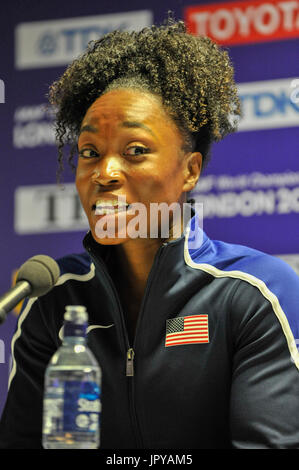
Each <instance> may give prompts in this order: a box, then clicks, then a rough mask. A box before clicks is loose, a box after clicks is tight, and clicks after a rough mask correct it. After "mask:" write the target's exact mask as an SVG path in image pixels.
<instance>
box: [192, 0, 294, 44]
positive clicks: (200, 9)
mask: <svg viewBox="0 0 299 470" xmlns="http://www.w3.org/2000/svg"><path fill="white" fill-rule="evenodd" d="M184 14H185V19H186V23H187V27H188V29H189V31H190V32H192V33H193V34H196V35H198V36H209V37H210V38H212V39H214V40H215V41H216V42H218V43H220V44H223V45H228V44H230V45H232V44H244V43H251V42H260V41H270V40H277V39H288V38H295V37H298V36H299V1H298V0H268V1H261V0H247V1H244V2H243V1H242V2H240V1H238V2H230V3H217V4H209V5H204V6H203V5H200V6H192V7H187V8H186V9H185V11H184Z"/></svg>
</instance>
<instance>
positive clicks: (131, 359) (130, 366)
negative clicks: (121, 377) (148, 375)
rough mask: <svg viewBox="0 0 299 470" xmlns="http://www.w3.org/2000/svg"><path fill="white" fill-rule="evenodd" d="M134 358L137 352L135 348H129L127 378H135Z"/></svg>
mask: <svg viewBox="0 0 299 470" xmlns="http://www.w3.org/2000/svg"><path fill="white" fill-rule="evenodd" d="M134 356H135V351H134V349H133V348H129V349H128V351H127V364H126V376H127V377H134Z"/></svg>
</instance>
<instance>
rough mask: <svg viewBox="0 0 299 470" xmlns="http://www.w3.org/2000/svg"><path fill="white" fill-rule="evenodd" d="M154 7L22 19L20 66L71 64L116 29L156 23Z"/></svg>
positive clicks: (17, 37)
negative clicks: (107, 12)
mask: <svg viewBox="0 0 299 470" xmlns="http://www.w3.org/2000/svg"><path fill="white" fill-rule="evenodd" d="M152 20H153V14H152V12H151V11H150V10H139V11H130V12H125V13H113V14H109V15H100V16H82V17H78V18H65V19H57V20H50V21H35V22H32V23H20V24H19V25H17V27H16V31H15V44H16V49H15V50H16V57H15V62H16V68H18V69H27V68H36V67H38V68H39V67H52V66H57V65H67V64H69V63H70V62H71V61H72V60H73V59H74V58H75V57H77V56H78V55H79V54H81V53H82V52H83V51H84V50H85V49H86V47H87V44H88V42H89V41H91V40H95V39H98V38H100V37H101V36H103V35H104V34H106V33H108V32H110V31H113V30H116V29H117V30H121V31H122V30H126V31H130V30H140V29H142V28H144V27H145V26H149V25H150V24H151V23H152Z"/></svg>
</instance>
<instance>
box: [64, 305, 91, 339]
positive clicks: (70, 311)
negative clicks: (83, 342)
mask: <svg viewBox="0 0 299 470" xmlns="http://www.w3.org/2000/svg"><path fill="white" fill-rule="evenodd" d="M87 321H88V314H87V311H86V307H84V305H67V306H66V312H65V314H64V336H85V335H86V328H87Z"/></svg>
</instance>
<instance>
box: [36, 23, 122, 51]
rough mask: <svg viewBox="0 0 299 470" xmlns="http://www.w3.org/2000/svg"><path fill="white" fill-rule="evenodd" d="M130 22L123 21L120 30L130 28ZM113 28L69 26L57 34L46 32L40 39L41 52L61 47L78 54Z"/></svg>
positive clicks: (39, 47)
mask: <svg viewBox="0 0 299 470" xmlns="http://www.w3.org/2000/svg"><path fill="white" fill-rule="evenodd" d="M128 26H129V24H128V23H127V22H122V23H119V24H118V30H120V31H123V30H126V29H128ZM109 31H111V29H109V28H107V26H103V27H98V26H95V25H92V26H89V27H84V28H82V27H78V28H67V29H62V30H61V31H58V32H57V33H56V34H53V33H51V32H46V33H44V34H42V35H41V37H40V38H39V40H38V49H39V52H40V53H41V54H42V55H44V56H50V55H51V54H55V53H56V52H57V51H58V49H59V48H61V49H62V52H64V53H66V54H74V53H75V54H76V53H77V52H78V51H80V52H82V51H84V49H86V47H87V45H88V43H89V41H91V40H92V39H98V38H99V37H101V36H104V34H106V33H109Z"/></svg>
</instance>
